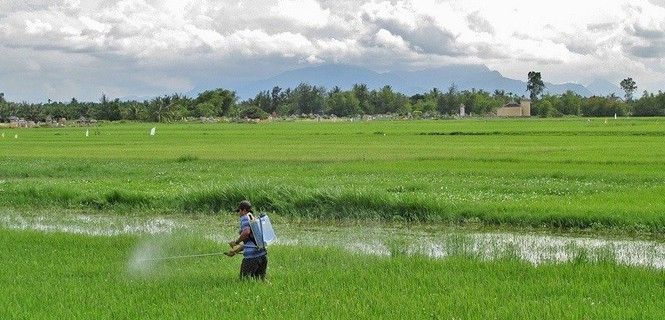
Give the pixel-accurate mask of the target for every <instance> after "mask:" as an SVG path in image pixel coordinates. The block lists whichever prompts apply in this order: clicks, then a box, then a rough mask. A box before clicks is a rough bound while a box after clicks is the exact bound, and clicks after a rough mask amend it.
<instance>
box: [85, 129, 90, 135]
mask: <svg viewBox="0 0 665 320" xmlns="http://www.w3.org/2000/svg"><path fill="white" fill-rule="evenodd" d="M85 136H86V137H89V136H90V130H88V129H85Z"/></svg>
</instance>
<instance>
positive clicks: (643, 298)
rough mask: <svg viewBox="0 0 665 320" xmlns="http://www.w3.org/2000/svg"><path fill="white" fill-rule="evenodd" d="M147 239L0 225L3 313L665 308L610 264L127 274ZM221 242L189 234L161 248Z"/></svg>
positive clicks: (507, 314) (295, 314) (220, 262)
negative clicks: (260, 275)
mask: <svg viewBox="0 0 665 320" xmlns="http://www.w3.org/2000/svg"><path fill="white" fill-rule="evenodd" d="M144 240H145V239H142V238H136V237H128V236H122V237H87V236H80V235H71V234H59V233H50V234H44V233H37V232H24V231H7V230H0V259H2V261H3V268H0V318H3V319H16V318H39V319H62V318H68V319H71V318H142V319H158V318H164V317H177V318H244V317H247V316H248V315H251V316H252V317H259V318H289V319H292V318H316V319H341V318H350V317H353V318H359V319H376V318H411V317H415V318H445V319H448V318H465V319H469V318H471V319H485V318H494V317H496V318H519V319H562V318H564V319H578V318H585V319H608V318H640V319H660V318H663V317H665V311H664V310H665V298H664V297H663V295H662V290H663V284H664V283H665V273H663V271H662V270H655V269H647V268H634V267H626V266H619V265H616V264H612V263H611V262H608V263H605V262H603V263H596V262H594V261H582V260H580V261H578V262H577V263H563V264H541V265H538V266H534V265H531V264H528V263H525V262H522V261H518V260H494V261H482V260H480V259H477V258H474V257H470V256H464V255H453V256H449V257H447V258H444V259H430V258H426V257H423V256H410V255H397V256H393V257H380V256H368V255H362V254H351V253H347V252H344V251H342V250H339V249H333V248H313V247H288V246H275V247H271V248H270V256H269V265H268V278H267V281H266V282H260V281H241V280H239V279H238V269H239V265H240V259H232V258H227V257H224V256H210V257H202V258H192V259H180V260H173V261H165V262H163V263H161V264H160V265H158V266H157V268H158V270H159V272H156V273H153V274H151V275H150V276H142V275H136V274H134V275H132V274H130V273H129V269H128V261H130V258H131V257H132V254H133V252H134V251H135V249H136V248H137V245H138V244H140V243H142V242H143V241H144ZM222 247H223V246H222V245H221V244H217V243H214V242H211V241H207V240H202V239H198V240H197V239H196V238H188V239H185V240H183V241H176V242H175V243H174V244H173V245H168V246H167V248H166V249H167V250H166V251H167V252H168V253H169V254H172V253H173V254H178V253H186V252H190V253H200V252H218V251H220V250H223V249H224V248H222Z"/></svg>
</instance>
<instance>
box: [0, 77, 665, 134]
mask: <svg viewBox="0 0 665 320" xmlns="http://www.w3.org/2000/svg"><path fill="white" fill-rule="evenodd" d="M628 79H630V78H628ZM630 80H631V81H632V79H630ZM627 86H628V87H629V89H630V88H632V90H629V91H630V92H629V91H627V92H626V97H625V99H620V98H619V97H616V96H614V95H610V96H605V97H589V98H586V97H582V96H580V95H578V94H577V93H575V92H572V91H568V92H566V93H563V94H560V95H552V94H544V95H543V94H542V91H543V88H544V84H543V82H542V79H540V73H537V72H530V73H529V82H528V83H527V89H528V90H529V91H530V98H531V100H532V108H531V114H532V116H541V117H557V116H565V115H574V116H590V117H594V116H613V115H615V114H616V115H618V116H626V115H633V116H665V93H663V92H660V91H659V92H658V93H657V94H654V93H648V92H646V91H645V92H644V94H643V95H642V96H641V97H640V98H639V99H633V98H632V92H633V91H634V90H635V89H636V88H637V87H636V86H635V84H634V82H632V83H630V82H628V83H627ZM622 87H623V82H622ZM522 98H523V97H522V96H519V95H516V94H514V93H507V92H505V91H501V90H495V91H494V92H487V91H483V90H475V89H472V90H461V91H460V90H458V89H457V88H456V87H455V86H454V85H452V86H450V87H449V88H448V89H447V90H445V91H441V90H439V89H437V88H433V89H431V90H430V91H428V92H425V93H422V94H415V95H412V96H407V95H404V94H402V93H400V92H396V91H395V90H393V89H392V88H391V87H390V86H384V87H383V88H381V89H371V90H370V89H369V88H368V87H367V85H365V84H356V85H354V86H353V87H352V88H351V89H350V90H342V89H340V88H339V87H334V88H332V89H330V90H328V89H326V88H324V87H320V86H315V85H309V84H307V83H301V84H300V85H298V86H296V87H295V88H286V89H282V88H280V87H277V86H276V87H274V88H273V89H272V90H266V91H261V92H259V93H257V94H256V96H254V97H253V98H250V99H247V100H244V101H240V100H239V99H238V97H237V95H236V93H235V92H234V91H231V90H226V89H215V90H208V91H205V92H202V93H201V94H199V95H198V96H197V97H196V98H193V97H187V96H185V95H181V94H173V95H165V96H160V97H156V98H153V99H150V100H145V101H134V100H127V101H124V100H120V99H109V98H108V97H106V95H102V97H101V99H100V100H99V102H80V101H78V100H76V99H74V98H73V99H72V100H71V101H69V102H66V103H65V102H53V101H48V102H47V103H25V102H23V103H15V102H9V101H6V100H5V98H4V95H3V94H1V93H0V122H8V121H9V120H10V118H11V117H18V118H23V119H26V120H30V121H35V122H40V121H42V122H43V121H47V120H49V119H54V120H56V119H60V118H66V119H81V118H85V119H97V120H108V121H116V120H133V121H149V122H171V121H179V120H182V119H185V118H192V117H193V118H199V117H206V118H209V117H229V118H261V119H264V118H267V117H268V116H269V115H274V116H293V115H296V116H302V115H306V116H309V115H319V116H331V115H335V116H338V117H353V116H360V115H379V114H394V115H402V116H411V117H416V118H418V117H445V116H455V115H458V114H459V109H460V105H464V107H465V111H466V114H472V115H479V116H482V115H488V114H492V113H494V112H496V110H497V109H498V108H500V107H501V106H503V105H505V104H507V103H511V102H518V101H519V100H520V99H522Z"/></svg>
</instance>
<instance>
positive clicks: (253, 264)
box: [240, 255, 268, 280]
mask: <svg viewBox="0 0 665 320" xmlns="http://www.w3.org/2000/svg"><path fill="white" fill-rule="evenodd" d="M267 268H268V256H267V255H264V256H261V257H256V258H244V259H242V263H241V264H240V278H254V279H261V280H263V279H265V278H266V269H267Z"/></svg>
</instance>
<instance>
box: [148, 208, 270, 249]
mask: <svg viewBox="0 0 665 320" xmlns="http://www.w3.org/2000/svg"><path fill="white" fill-rule="evenodd" d="M248 215H249V228H250V229H251V230H252V236H253V237H254V242H255V243H256V246H253V247H256V248H259V249H265V248H267V247H268V244H270V243H272V242H274V241H275V240H277V236H276V235H275V230H274V229H273V228H272V223H271V222H270V218H268V215H266V214H265V213H263V214H261V215H260V216H259V218H258V219H257V218H254V215H252V214H251V213H248ZM245 246H247V245H244V244H242V243H241V244H238V245H235V246H231V249H230V250H229V251H225V252H213V253H201V254H192V255H184V256H171V257H162V258H153V259H141V260H139V261H160V260H175V259H187V258H199V257H210V256H219V255H227V256H229V257H232V256H234V255H235V254H236V253H238V252H242V251H243V249H244V248H245Z"/></svg>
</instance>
